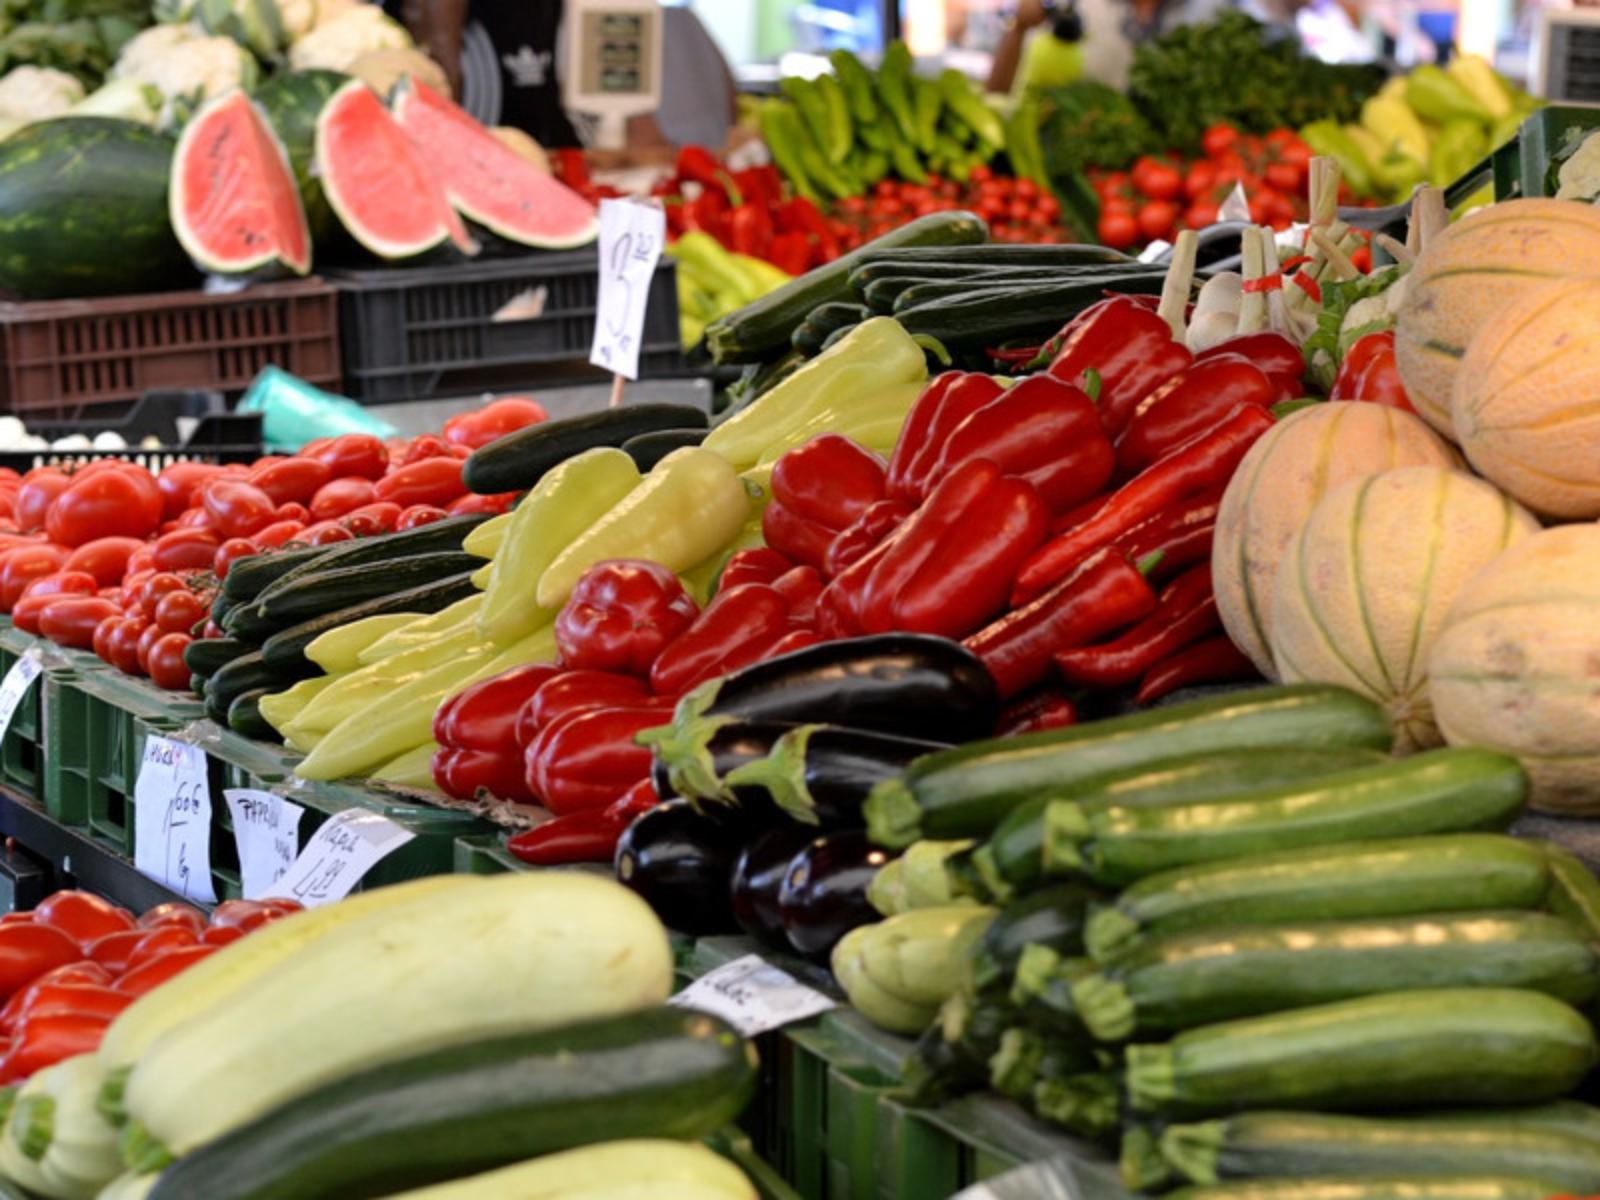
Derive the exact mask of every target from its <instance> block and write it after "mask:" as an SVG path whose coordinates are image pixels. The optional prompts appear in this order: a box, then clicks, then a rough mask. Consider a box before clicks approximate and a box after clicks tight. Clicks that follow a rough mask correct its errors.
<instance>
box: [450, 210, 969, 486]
mask: <svg viewBox="0 0 1600 1200" xmlns="http://www.w3.org/2000/svg"><path fill="white" fill-rule="evenodd" d="M988 237H989V228H988V226H987V225H985V224H984V223H983V221H982V219H981V218H979V217H978V216H976V215H975V214H973V213H969V212H939V213H930V214H928V215H927V216H923V217H918V218H917V219H916V220H914V221H908V222H907V223H906V224H904V225H902V226H900V227H899V228H898V229H895V230H892V231H890V232H889V233H886V234H884V235H883V236H882V237H880V238H875V239H873V240H872V241H870V242H868V243H867V244H866V245H865V246H862V247H860V248H859V249H856V250H852V251H851V252H850V253H849V254H845V255H841V256H840V257H838V258H836V259H834V260H833V261H832V262H830V263H827V264H825V265H823V266H820V267H817V268H816V269H815V270H812V271H807V272H806V273H805V274H804V275H801V276H800V277H799V278H797V279H792V280H790V281H789V282H788V283H786V284H784V285H783V286H782V287H780V288H778V289H776V290H775V291H771V292H768V293H767V294H766V295H765V296H763V297H761V299H759V300H756V301H755V302H753V303H751V304H747V305H745V306H744V307H743V308H741V309H738V310H737V311H735V312H731V313H729V314H728V315H727V316H724V317H719V318H718V319H717V320H715V321H713V322H712V323H711V324H710V325H709V326H707V328H706V347H707V349H709V350H710V351H711V357H712V358H713V359H715V360H716V361H717V362H719V363H745V362H759V361H761V360H762V359H765V358H770V357H772V356H773V352H774V351H779V350H782V349H785V348H787V346H788V343H789V337H790V335H791V334H793V332H794V329H795V326H797V325H799V324H800V322H802V321H804V320H805V319H806V317H807V316H809V315H810V313H811V310H812V309H814V308H816V307H817V306H818V305H821V304H827V303H828V302H829V301H833V300H849V299H851V298H852V293H851V291H850V272H851V271H853V270H855V268H856V267H857V266H858V265H859V264H860V263H862V262H864V261H866V259H867V258H868V257H869V256H870V255H872V254H873V253H875V252H879V251H883V250H890V249H895V248H899V247H906V246H929V245H940V246H949V245H974V244H977V243H982V242H986V241H987V240H988ZM468 462H469V465H470V462H471V460H470V459H469V460H468ZM493 490H502V491H503V490H507V489H493Z"/></svg>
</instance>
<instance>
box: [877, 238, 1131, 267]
mask: <svg viewBox="0 0 1600 1200" xmlns="http://www.w3.org/2000/svg"><path fill="white" fill-rule="evenodd" d="M861 261H862V262H863V263H909V264H911V265H914V266H923V265H927V264H932V263H939V264H943V263H954V264H958V265H966V266H977V267H989V266H1027V267H1033V266H1037V267H1073V266H1085V265H1092V264H1094V263H1127V264H1130V265H1132V264H1133V263H1134V260H1133V259H1132V258H1130V257H1128V255H1126V254H1123V253H1122V252H1121V251H1120V250H1113V249H1111V248H1110V247H1109V246H1096V245H1094V244H1092V243H1085V242H1079V243H1067V244H1061V245H1033V244H1031V243H1026V242H1012V243H1005V242H985V243H983V244H982V245H977V246H901V247H890V246H887V245H884V244H883V242H882V241H876V242H871V243H869V244H867V245H865V246H863V247H861Z"/></svg>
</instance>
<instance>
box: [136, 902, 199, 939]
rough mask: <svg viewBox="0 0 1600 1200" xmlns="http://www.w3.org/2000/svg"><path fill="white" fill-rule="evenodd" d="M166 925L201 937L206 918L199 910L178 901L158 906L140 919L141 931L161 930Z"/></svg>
mask: <svg viewBox="0 0 1600 1200" xmlns="http://www.w3.org/2000/svg"><path fill="white" fill-rule="evenodd" d="M166 925H178V926H181V927H182V928H184V929H187V930H189V932H191V933H193V934H195V935H196V936H199V934H200V933H201V932H202V931H204V929H205V927H206V917H205V914H204V913H203V912H201V911H200V910H199V909H198V908H193V907H191V906H190V905H187V904H183V903H181V902H179V901H177V900H168V901H167V902H166V903H165V904H158V905H156V906H155V907H154V908H152V909H150V910H149V911H148V912H146V913H145V914H144V915H143V916H141V917H140V918H139V928H140V929H160V928H162V927H163V926H166Z"/></svg>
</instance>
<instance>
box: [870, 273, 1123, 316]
mask: <svg viewBox="0 0 1600 1200" xmlns="http://www.w3.org/2000/svg"><path fill="white" fill-rule="evenodd" d="M863 270H871V271H873V275H872V278H870V279H869V280H867V281H866V282H865V283H863V284H861V285H860V289H859V290H860V293H861V298H862V299H863V300H865V301H866V307H867V308H869V309H871V310H872V311H873V312H875V313H893V312H899V311H900V310H901V309H903V308H909V307H911V306H912V304H913V303H925V302H927V301H929V300H934V299H943V298H946V297H949V296H966V295H969V294H971V293H972V292H976V291H980V290H983V291H988V290H994V289H1021V288H1028V287H1050V286H1055V285H1059V284H1063V283H1068V282H1075V283H1085V282H1090V281H1092V280H1095V279H1099V278H1104V276H1105V271H1106V268H1102V267H1094V268H1078V269H1074V268H1071V267H1067V268H1061V267H1054V268H1050V269H1048V270H1044V271H1038V270H1032V269H1027V268H1001V269H999V270H992V271H978V270H975V269H973V268H971V267H952V268H949V270H950V272H951V274H949V275H948V276H940V275H938V274H933V275H929V274H926V273H924V272H923V271H922V270H921V269H917V270H915V271H912V270H899V269H895V268H894V266H893V264H886V265H884V266H882V267H870V268H863ZM891 272H892V273H891ZM1126 273H1127V272H1126V270H1122V271H1119V272H1117V278H1118V279H1120V278H1122V276H1123V275H1125V274H1126ZM858 274H859V272H858ZM854 278H855V277H854V276H853V277H852V280H853V279H854ZM913 292H916V293H921V295H920V297H919V298H918V299H917V300H915V301H908V300H907V299H905V298H906V297H907V296H909V295H911V294H912V293H913Z"/></svg>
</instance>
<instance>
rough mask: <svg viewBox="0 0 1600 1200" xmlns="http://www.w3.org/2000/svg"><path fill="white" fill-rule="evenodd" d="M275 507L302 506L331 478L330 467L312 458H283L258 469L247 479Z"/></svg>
mask: <svg viewBox="0 0 1600 1200" xmlns="http://www.w3.org/2000/svg"><path fill="white" fill-rule="evenodd" d="M246 478H247V479H248V481H249V482H250V483H252V484H254V485H255V486H256V487H258V488H260V489H261V490H262V491H263V492H265V493H266V494H267V495H269V496H271V497H272V502H273V503H274V504H305V503H307V502H309V501H310V499H311V497H313V496H315V495H316V494H317V489H318V488H320V487H322V486H323V485H324V484H327V483H329V482H331V481H332V479H333V468H332V467H330V466H329V465H328V464H327V463H325V462H322V461H320V460H318V459H315V458H285V459H280V460H279V461H278V462H274V463H267V464H266V465H265V466H258V467H256V469H255V470H253V471H251V472H250V474H249V475H248V476H247V477H246Z"/></svg>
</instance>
